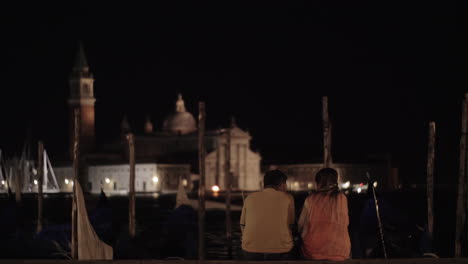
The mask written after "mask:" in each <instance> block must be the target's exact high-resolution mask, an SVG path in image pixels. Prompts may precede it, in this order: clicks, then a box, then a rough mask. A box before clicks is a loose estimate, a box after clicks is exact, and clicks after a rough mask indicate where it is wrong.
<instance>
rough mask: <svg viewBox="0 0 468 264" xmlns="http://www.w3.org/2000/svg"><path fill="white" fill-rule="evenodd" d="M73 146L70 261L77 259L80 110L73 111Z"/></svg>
mask: <svg viewBox="0 0 468 264" xmlns="http://www.w3.org/2000/svg"><path fill="white" fill-rule="evenodd" d="M74 118H75V122H74V123H75V125H74V139H73V140H74V144H73V181H72V184H73V206H72V242H71V244H72V248H71V257H72V259H78V215H77V210H78V206H77V204H76V184H77V182H78V179H79V172H80V169H79V160H80V110H79V109H75V111H74Z"/></svg>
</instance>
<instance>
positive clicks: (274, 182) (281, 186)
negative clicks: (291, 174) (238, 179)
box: [263, 170, 288, 191]
mask: <svg viewBox="0 0 468 264" xmlns="http://www.w3.org/2000/svg"><path fill="white" fill-rule="evenodd" d="M287 179H288V177H287V176H286V174H284V173H283V172H282V171H280V170H270V171H267V172H266V173H265V176H263V187H264V188H275V189H277V190H281V191H285V190H286V180H287Z"/></svg>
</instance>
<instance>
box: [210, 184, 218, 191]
mask: <svg viewBox="0 0 468 264" xmlns="http://www.w3.org/2000/svg"><path fill="white" fill-rule="evenodd" d="M211 190H212V191H213V192H219V187H218V186H217V185H214V186H213V187H211Z"/></svg>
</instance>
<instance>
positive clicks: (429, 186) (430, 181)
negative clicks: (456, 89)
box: [426, 122, 436, 239]
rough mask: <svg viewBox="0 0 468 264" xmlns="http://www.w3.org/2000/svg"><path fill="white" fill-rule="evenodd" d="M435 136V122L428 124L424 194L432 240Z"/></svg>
mask: <svg viewBox="0 0 468 264" xmlns="http://www.w3.org/2000/svg"><path fill="white" fill-rule="evenodd" d="M435 136H436V124H435V122H430V123H429V142H428V147H427V179H426V193H427V227H428V231H429V236H430V238H431V239H432V233H433V229H434V159H435Z"/></svg>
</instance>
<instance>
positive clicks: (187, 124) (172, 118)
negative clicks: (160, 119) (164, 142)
mask: <svg viewBox="0 0 468 264" xmlns="http://www.w3.org/2000/svg"><path fill="white" fill-rule="evenodd" d="M163 130H164V131H166V132H170V133H174V134H181V135H185V134H189V133H192V132H195V131H196V130H197V123H196V121H195V118H194V117H193V115H192V114H191V113H190V112H187V111H186V110H185V103H184V100H183V99H182V95H181V94H179V97H178V98H177V102H176V111H175V113H172V114H170V115H169V116H167V117H166V119H165V120H164V124H163Z"/></svg>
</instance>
